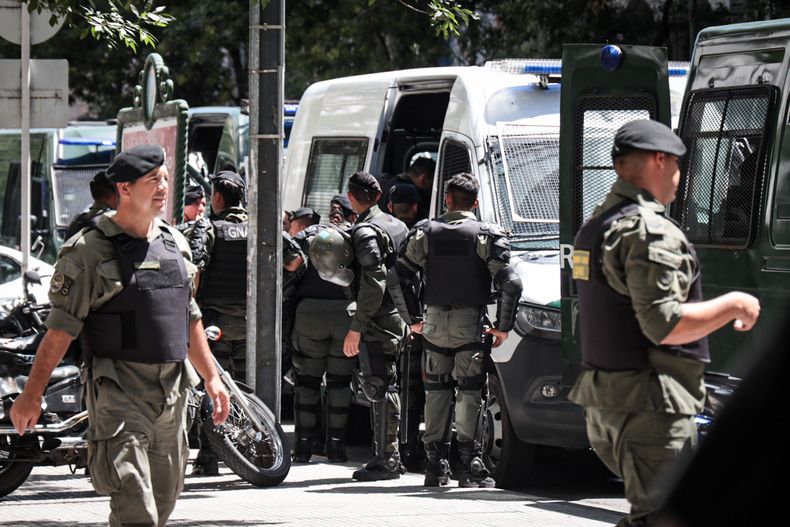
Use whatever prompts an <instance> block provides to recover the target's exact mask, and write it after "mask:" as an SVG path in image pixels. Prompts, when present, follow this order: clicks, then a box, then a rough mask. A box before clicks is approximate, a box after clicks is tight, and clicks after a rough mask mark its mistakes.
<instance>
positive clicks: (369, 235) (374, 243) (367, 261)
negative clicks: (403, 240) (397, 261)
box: [353, 228, 384, 269]
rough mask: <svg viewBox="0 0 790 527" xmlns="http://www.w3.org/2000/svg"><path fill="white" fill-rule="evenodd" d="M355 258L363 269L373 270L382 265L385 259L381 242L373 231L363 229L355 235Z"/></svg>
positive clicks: (355, 232) (356, 231)
mask: <svg viewBox="0 0 790 527" xmlns="http://www.w3.org/2000/svg"><path fill="white" fill-rule="evenodd" d="M353 242H354V257H355V258H356V260H357V263H359V265H360V267H362V268H363V269H373V268H376V267H378V266H380V265H381V264H382V262H383V261H384V258H383V256H382V254H381V248H380V247H379V240H378V237H377V236H376V232H375V231H374V230H373V229H369V228H361V229H357V230H355V231H354V233H353Z"/></svg>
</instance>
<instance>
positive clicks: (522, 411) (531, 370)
mask: <svg viewBox="0 0 790 527" xmlns="http://www.w3.org/2000/svg"><path fill="white" fill-rule="evenodd" d="M511 338H520V339H521V340H520V342H518V344H517V345H516V349H515V350H514V352H513V353H512V354H511V355H510V357H509V358H508V360H507V361H504V362H495V363H494V364H495V367H496V370H497V375H498V376H499V379H500V381H501V383H500V384H501V386H502V391H503V395H504V398H505V404H507V409H508V414H509V416H510V421H511V424H512V426H513V430H514V431H515V433H516V435H517V436H518V438H519V439H521V440H522V441H524V442H527V443H534V444H538V445H548V446H556V447H563V448H580V449H581V448H588V447H589V446H590V443H589V441H588V439H587V431H586V426H585V423H584V414H583V410H582V407H581V406H579V405H577V404H574V403H571V402H570V401H568V398H567V397H568V392H570V389H571V388H572V386H569V385H567V384H565V385H563V381H562V378H563V375H562V372H563V369H565V370H567V369H568V367H567V365H566V364H565V362H566V361H565V358H564V357H563V354H562V347H561V342H560V340H546V339H539V338H535V337H530V336H526V337H521V336H520V335H518V334H515V332H514V334H512V337H511ZM544 386H546V387H547V388H548V390H547V391H552V390H554V388H553V387H556V389H557V390H558V392H559V393H558V395H557V396H556V397H546V396H545V395H544V394H543V393H542V391H543V387H544Z"/></svg>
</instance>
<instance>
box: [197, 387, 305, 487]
mask: <svg viewBox="0 0 790 527" xmlns="http://www.w3.org/2000/svg"><path fill="white" fill-rule="evenodd" d="M244 397H246V399H247V402H248V404H249V406H250V409H251V411H253V412H255V416H256V417H257V418H258V420H259V421H260V422H261V424H262V425H263V429H262V430H258V429H256V428H255V425H254V424H253V422H252V421H251V420H250V419H249V417H247V415H246V413H245V411H244V408H243V407H242V406H241V405H240V404H239V403H238V402H237V401H236V400H235V398H233V397H232V398H231V402H230V413H229V414H228V419H227V421H225V423H223V424H221V425H218V426H215V425H214V423H213V422H212V421H211V419H210V418H209V419H208V420H206V421H204V422H203V427H204V428H205V431H206V437H207V438H208V442H209V444H210V445H211V448H212V449H213V450H214V452H215V453H216V454H217V456H218V457H219V458H220V459H221V460H222V461H223V462H224V463H225V464H226V465H227V466H228V468H230V469H231V470H232V471H233V473H234V474H236V475H237V476H239V477H240V478H241V479H243V480H244V481H246V482H248V483H251V484H253V485H255V486H258V487H273V486H275V485H279V484H280V483H282V481H283V480H284V479H285V477H286V476H287V475H288V471H289V470H291V456H290V447H289V446H288V441H287V439H286V437H285V432H284V431H283V429H282V427H281V426H280V424H279V423H277V421H276V419H275V418H274V414H272V412H271V411H270V410H269V408H267V407H266V405H265V404H264V403H263V401H261V400H260V399H259V398H258V397H256V396H255V394H253V393H246V394H244Z"/></svg>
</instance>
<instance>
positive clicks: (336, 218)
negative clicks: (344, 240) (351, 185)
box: [329, 194, 357, 228]
mask: <svg viewBox="0 0 790 527" xmlns="http://www.w3.org/2000/svg"><path fill="white" fill-rule="evenodd" d="M356 221H357V213H356V212H354V209H353V208H352V207H351V202H350V201H348V198H347V197H346V196H344V195H342V194H335V195H334V196H332V200H331V201H330V202H329V223H333V224H335V225H338V226H341V227H343V228H350V227H351V225H353V224H354V222H356Z"/></svg>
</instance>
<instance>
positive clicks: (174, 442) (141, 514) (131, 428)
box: [46, 213, 201, 526]
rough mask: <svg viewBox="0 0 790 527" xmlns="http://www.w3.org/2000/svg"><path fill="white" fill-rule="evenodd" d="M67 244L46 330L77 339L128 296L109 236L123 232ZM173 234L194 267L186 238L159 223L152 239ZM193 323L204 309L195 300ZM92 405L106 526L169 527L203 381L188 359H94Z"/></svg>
mask: <svg viewBox="0 0 790 527" xmlns="http://www.w3.org/2000/svg"><path fill="white" fill-rule="evenodd" d="M111 216H112V213H110V214H108V215H107V216H105V217H103V218H101V219H100V220H99V222H98V223H97V225H96V228H95V229H88V230H86V231H83V232H82V233H80V234H79V235H77V236H74V237H73V238H71V239H69V240H68V241H67V242H66V243H65V244H64V245H63V246H62V247H61V249H60V253H59V257H58V261H57V262H56V264H55V270H56V273H55V275H54V276H53V279H52V285H51V286H50V293H49V298H50V301H51V303H52V311H51V313H50V315H49V317H48V318H47V322H46V325H47V327H48V328H51V329H59V330H62V331H65V332H67V333H69V334H70V335H71V336H73V337H75V338H76V337H77V336H78V335H79V334H80V332H81V331H82V328H83V322H84V320H85V318H86V317H87V316H88V314H89V312H91V311H93V310H96V309H99V308H101V307H102V306H103V305H104V304H106V303H107V302H108V301H109V300H110V299H112V298H113V297H114V296H116V295H117V294H119V293H120V292H121V291H122V290H123V285H122V281H121V269H120V266H119V263H118V257H117V254H116V251H115V248H114V247H113V244H112V242H111V241H110V240H109V239H108V237H110V236H113V235H115V234H118V233H120V232H123V231H122V229H121V228H120V227H119V226H118V225H117V224H116V223H115V222H114V221H112V219H111ZM164 228H168V229H169V230H170V232H171V233H172V234H173V237H174V239H175V240H176V243H177V245H178V247H179V250H180V251H181V254H182V255H183V256H184V259H185V260H187V262H186V268H187V272H188V273H189V276H190V279H191V280H194V276H195V267H194V266H193V265H192V264H191V263H190V262H189V257H190V250H189V246H188V244H187V242H186V240H185V239H184V238H183V237H182V236H181V235H180V234H178V233H177V232H176V231H175V229H172V228H169V227H165V224H164V223H163V222H159V221H158V220H157V223H156V224H155V226H154V228H153V229H152V232H151V234H150V236H149V238H148V239H149V241H152V240H155V239H156V238H157V237H158V236H159V235H160V233H161V229H164ZM189 312H190V318H191V319H192V320H197V319H199V318H200V316H201V314H200V310H199V309H198V307H197V304H196V303H195V301H194V300H191V301H190V306H189ZM82 381H83V383H84V387H85V398H86V402H87V406H88V415H89V422H90V428H89V429H88V433H87V439H88V466H89V469H90V474H91V482H92V484H93V487H94V489H95V490H96V492H97V493H99V494H103V495H109V496H110V508H111V514H110V520H109V524H110V525H112V526H116V525H165V522H166V521H167V518H168V517H169V516H170V513H171V512H172V510H173V507H174V506H175V503H176V499H177V498H178V495H179V494H180V493H181V490H182V488H183V484H184V470H185V468H186V463H187V459H188V456H189V448H188V445H187V441H186V430H185V416H186V399H187V393H188V390H189V389H190V388H191V387H193V386H195V385H196V384H197V382H198V381H199V379H198V377H197V375H196V373H195V371H194V369H193V368H192V366H191V364H190V363H189V361H183V362H179V363H163V364H144V363H137V362H129V361H122V360H113V359H108V358H102V357H95V356H94V357H92V358H91V359H89V362H88V364H87V365H86V366H85V368H84V369H83V371H82Z"/></svg>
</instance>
